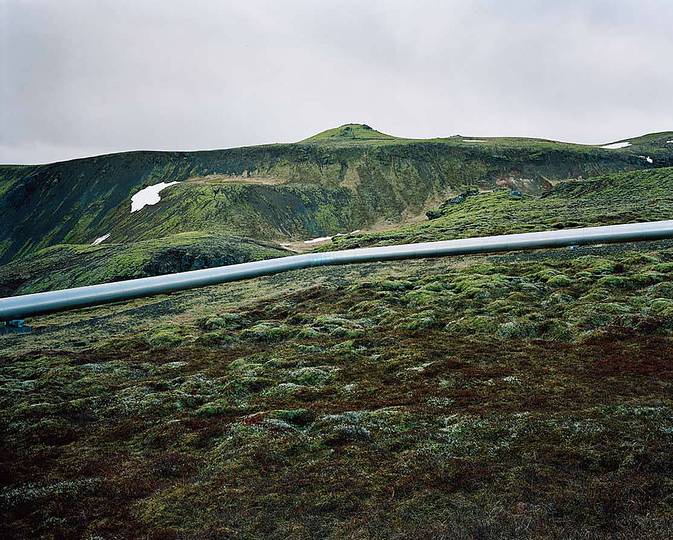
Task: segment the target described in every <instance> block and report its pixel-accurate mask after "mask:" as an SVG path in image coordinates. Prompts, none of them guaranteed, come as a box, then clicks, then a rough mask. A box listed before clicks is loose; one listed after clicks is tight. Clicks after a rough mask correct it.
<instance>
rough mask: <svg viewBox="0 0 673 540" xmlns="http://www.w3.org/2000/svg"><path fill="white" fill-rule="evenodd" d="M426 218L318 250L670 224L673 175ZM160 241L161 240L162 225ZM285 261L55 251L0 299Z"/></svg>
mask: <svg viewBox="0 0 673 540" xmlns="http://www.w3.org/2000/svg"><path fill="white" fill-rule="evenodd" d="M180 187H181V186H175V188H180ZM242 191H243V190H242ZM243 192H244V191H243ZM180 194H181V191H179V190H178V189H176V190H175V191H171V192H170V194H169V195H168V196H167V197H166V201H171V202H173V201H174V204H170V205H167V206H168V207H167V208H164V207H161V205H156V206H153V207H150V208H148V215H152V213H160V212H162V211H163V212H165V215H163V216H162V219H163V223H166V224H167V223H170V222H171V221H172V220H175V221H176V222H177V223H179V220H180V215H181V214H180V209H182V208H184V207H185V205H189V204H194V203H193V202H192V201H190V200H188V199H186V196H181V195H180ZM243 200H244V199H241V201H242V202H241V203H240V205H239V206H238V208H239V212H240V216H237V215H236V214H233V215H232V216H231V221H230V223H235V221H234V220H237V219H238V220H240V221H239V223H241V224H243V223H245V219H246V218H248V217H249V215H250V214H249V213H248V211H249V209H248V208H247V207H246V206H245V204H244V202H243ZM207 204H208V203H207V202H204V204H203V205H201V207H202V208H207ZM232 211H233V210H232ZM428 213H429V215H430V216H431V217H432V219H427V218H426V219H424V220H423V221H419V222H416V223H413V224H409V225H404V226H398V227H394V228H391V229H388V230H385V231H378V232H366V231H363V232H359V233H356V234H349V235H344V236H337V237H334V238H333V240H332V241H331V242H326V243H324V244H321V245H320V246H319V247H316V248H314V249H316V250H318V251H328V250H334V249H350V248H356V247H365V246H380V245H391V244H403V243H412V242H430V241H435V240H451V239H454V238H466V237H473V236H488V235H495V234H511V233H517V232H533V231H543V230H551V229H563V228H573V227H588V226H594V225H611V224H618V223H634V222H639V221H657V220H665V219H673V168H671V167H669V168H661V169H653V170H648V171H637V172H628V173H615V174H608V175H603V176H598V177H595V178H589V179H585V180H582V181H570V182H561V183H559V184H558V185H556V186H555V187H553V188H551V189H550V190H549V191H547V192H545V193H543V194H542V195H530V194H524V195H515V196H513V195H512V193H511V191H510V190H509V189H497V190H495V191H492V192H482V193H479V192H476V191H475V192H472V194H470V195H468V196H467V197H465V199H464V200H462V201H461V202H454V203H451V202H449V201H445V202H443V203H442V204H440V205H439V206H438V207H437V208H435V209H433V210H430V211H429V212H428ZM300 219H301V216H292V215H288V216H287V219H286V221H285V223H291V222H293V220H295V221H296V222H298V221H299V220H300ZM344 227H345V226H344ZM346 228H347V227H346ZM129 230H132V229H131V228H130V226H129ZM156 236H157V237H160V236H161V230H160V229H159V228H158V226H157V230H156ZM288 253H289V252H288V251H285V250H283V249H282V248H281V247H280V246H278V245H275V244H269V243H264V242H261V241H253V240H250V239H245V238H239V237H230V236H226V235H218V234H213V233H180V234H174V235H171V236H167V237H162V238H158V239H155V240H142V241H138V242H130V243H118V244H117V243H112V244H107V243H103V244H101V245H99V246H88V245H86V246H82V245H59V246H53V247H51V248H45V249H42V250H39V251H38V252H36V253H34V254H28V255H26V256H24V257H21V258H18V259H16V260H15V261H13V262H11V263H9V264H6V265H4V266H0V296H2V295H3V293H2V291H4V295H9V294H20V293H27V292H40V291H46V290H51V289H63V288H67V287H71V286H79V285H93V284H95V283H102V282H108V281H117V280H119V279H128V278H131V277H141V276H147V275H157V274H162V273H170V272H177V271H181V270H191V269H195V268H204V267H209V266H218V265H222V264H231V263H234V262H244V261H248V260H256V259H262V258H268V257H273V256H276V257H277V256H283V255H285V254H288ZM158 261H161V264H158Z"/></svg>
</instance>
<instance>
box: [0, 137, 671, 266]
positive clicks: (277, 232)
mask: <svg viewBox="0 0 673 540" xmlns="http://www.w3.org/2000/svg"><path fill="white" fill-rule="evenodd" d="M671 138H673V133H662V134H654V135H649V136H645V137H641V138H635V139H631V140H630V145H629V146H627V147H623V148H619V149H607V148H601V147H594V146H583V145H574V144H567V143H557V142H553V141H544V140H537V139H516V138H483V139H475V138H469V139H468V138H465V137H450V138H446V139H430V140H413V139H400V138H395V137H392V136H389V135H385V134H382V133H379V132H377V131H375V130H373V129H371V128H369V127H368V126H363V125H357V124H349V125H346V126H342V127H340V128H336V129H334V130H328V131H326V132H323V133H321V134H318V135H316V136H314V137H311V138H309V139H307V140H305V141H302V142H299V143H294V144H275V145H264V146H256V147H247V148H236V149H230V150H215V151H208V152H128V153H121V154H112V155H105V156H97V157H92V158H86V159H79V160H72V161H67V162H62V163H53V164H49V165H35V166H9V165H7V166H1V167H0V264H2V263H7V262H9V261H10V260H12V259H14V258H16V257H19V256H23V255H28V254H30V253H33V252H35V251H37V250H40V249H43V248H45V247H49V246H53V245H58V244H91V243H92V242H94V241H95V240H96V239H97V238H100V237H103V236H105V235H109V236H108V239H107V240H106V241H108V242H112V243H128V242H135V241H143V240H153V239H157V238H160V237H163V236H167V235H173V234H178V233H185V232H201V233H213V234H219V235H235V236H242V237H249V238H254V239H257V240H271V241H276V242H287V241H297V240H305V239H308V238H313V237H319V236H325V235H331V234H335V233H339V232H341V233H343V232H348V231H352V230H355V229H367V228H372V227H381V226H392V225H395V224H400V223H404V222H407V221H413V220H416V219H418V218H419V217H422V216H423V215H424V213H425V212H426V211H427V210H428V209H430V208H432V207H434V206H436V205H437V204H438V203H439V202H441V201H442V200H444V199H446V198H447V197H449V196H450V195H452V194H456V193H459V192H460V191H463V190H465V189H466V188H468V187H476V188H480V189H492V188H494V187H496V186H498V185H508V186H511V187H513V188H516V189H518V190H522V191H525V192H531V193H541V192H543V191H545V190H547V189H549V187H550V186H551V184H553V183H554V182H556V181H559V180H564V179H568V178H579V177H588V176H595V175H597V174H603V173H610V172H618V171H628V170H640V169H652V168H658V167H663V166H672V165H673V144H668V143H667V142H666V141H667V140H670V139H671ZM648 158H649V159H648ZM162 182H164V183H171V182H179V183H178V184H175V185H171V186H170V187H167V188H166V189H165V190H164V191H162V192H161V194H160V198H161V200H160V202H159V203H158V204H156V205H154V206H146V207H144V208H143V209H142V210H140V211H137V212H131V211H130V210H131V198H132V196H133V195H135V194H137V193H138V192H139V191H140V190H142V189H143V188H146V187H148V186H153V185H156V184H159V183H162Z"/></svg>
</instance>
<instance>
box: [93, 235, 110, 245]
mask: <svg viewBox="0 0 673 540" xmlns="http://www.w3.org/2000/svg"><path fill="white" fill-rule="evenodd" d="M108 238H110V235H109V234H104V235H103V236H99V237H98V238H96V239H95V240H94V241H93V242H91V245H92V246H97V245H98V244H100V243H102V242H105V241H106V240H107V239H108Z"/></svg>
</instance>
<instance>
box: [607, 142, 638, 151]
mask: <svg viewBox="0 0 673 540" xmlns="http://www.w3.org/2000/svg"><path fill="white" fill-rule="evenodd" d="M629 146H631V143H630V142H629V141H624V142H616V143H612V144H606V145H603V146H601V148H607V149H608V150H619V149H620V148H627V147H629Z"/></svg>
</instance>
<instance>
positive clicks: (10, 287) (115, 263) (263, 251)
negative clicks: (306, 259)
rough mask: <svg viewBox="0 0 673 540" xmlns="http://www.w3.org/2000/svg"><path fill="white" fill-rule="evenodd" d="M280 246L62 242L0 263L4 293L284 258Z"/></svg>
mask: <svg viewBox="0 0 673 540" xmlns="http://www.w3.org/2000/svg"><path fill="white" fill-rule="evenodd" d="M289 253H290V252H288V251H287V250H284V249H282V248H281V247H280V246H278V245H275V244H271V243H266V242H261V241H258V240H251V239H249V238H240V237H235V236H222V235H215V234H207V233H182V234H175V235H172V236H167V237H164V238H161V239H160V240H146V241H140V242H134V243H129V244H110V243H107V242H106V243H104V244H100V245H98V246H90V245H77V244H71V245H68V244H66V245H58V246H52V247H50V248H44V249H42V250H40V251H38V252H36V253H34V254H31V255H28V256H26V257H24V258H20V259H17V260H16V261H13V262H11V263H9V264H6V265H4V266H0V297H2V296H12V295H16V294H29V293H34V292H42V291H48V290H56V289H65V288H69V287H80V286H84V285H94V284H96V283H105V282H110V281H120V280H123V279H133V278H139V277H147V276H155V275H160V274H169V273H173V272H185V271H188V270H199V269H201V268H210V267H213V266H223V265H228V264H237V263H242V262H248V261H253V260H261V259H269V258H272V257H282V256H284V255H288V254H289Z"/></svg>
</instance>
